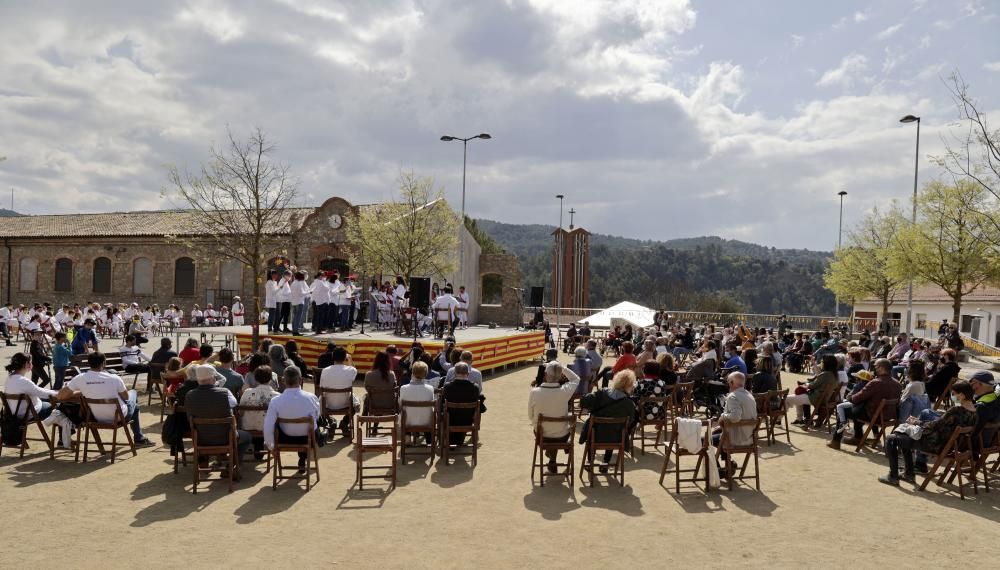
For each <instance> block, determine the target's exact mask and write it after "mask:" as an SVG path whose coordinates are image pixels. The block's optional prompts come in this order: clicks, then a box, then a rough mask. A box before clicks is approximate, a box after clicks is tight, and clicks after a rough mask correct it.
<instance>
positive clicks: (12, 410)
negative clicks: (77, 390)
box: [0, 392, 56, 459]
mask: <svg viewBox="0 0 1000 570" xmlns="http://www.w3.org/2000/svg"><path fill="white" fill-rule="evenodd" d="M0 401H2V402H3V415H4V416H6V417H9V418H15V417H17V413H18V412H20V411H21V410H24V416H23V417H21V418H19V419H18V425H19V429H20V432H21V437H20V443H19V444H18V447H19V449H20V453H19V455H18V457H19V458H21V457H24V450H25V449H28V441H29V438H28V426H30V425H36V426H38V431H40V432H42V438H41V439H31V441H42V442H45V445H47V446H48V448H49V459H54V458H55V455H56V447H55V444H54V443H53V441H52V439H51V438H50V437H49V434H48V432H46V431H45V424H43V423H42V418H40V417H39V416H38V412H36V411H35V407H34V406H32V405H31V396H28V395H27V394H6V393H4V392H0ZM12 402H13V403H14V404H13V405H11V403H12ZM3 447H4V446H3V445H2V444H0V454H2V453H3Z"/></svg>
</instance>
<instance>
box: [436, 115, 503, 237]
mask: <svg viewBox="0 0 1000 570" xmlns="http://www.w3.org/2000/svg"><path fill="white" fill-rule="evenodd" d="M491 138H493V137H491V136H490V135H489V133H479V134H478V135H476V136H474V137H467V138H462V137H453V136H451V135H444V136H443V137H441V140H443V141H444V142H451V141H462V223H463V224H464V223H465V162H466V157H467V156H468V154H469V141H471V140H473V139H483V140H490V139H491Z"/></svg>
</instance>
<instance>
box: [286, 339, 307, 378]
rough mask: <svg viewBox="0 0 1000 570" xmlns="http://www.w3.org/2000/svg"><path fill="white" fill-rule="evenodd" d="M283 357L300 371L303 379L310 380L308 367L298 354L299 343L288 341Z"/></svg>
mask: <svg viewBox="0 0 1000 570" xmlns="http://www.w3.org/2000/svg"><path fill="white" fill-rule="evenodd" d="M285 356H287V357H288V360H290V361H292V364H294V365H295V366H297V367H298V369H299V370H301V371H302V377H303V378H310V377H312V375H311V374H310V373H309V367H308V366H306V361H305V360H304V359H303V358H302V355H300V354H299V343H297V342H295V341H294V340H289V341H288V342H286V343H285Z"/></svg>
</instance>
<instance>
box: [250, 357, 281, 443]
mask: <svg viewBox="0 0 1000 570" xmlns="http://www.w3.org/2000/svg"><path fill="white" fill-rule="evenodd" d="M251 374H253V375H254V376H255V377H256V378H257V379H258V380H257V381H256V382H255V383H254V385H253V386H252V387H251V386H248V387H247V388H246V389H245V390H243V395H242V396H240V405H241V406H252V407H266V406H268V405H269V404H270V403H271V400H273V399H274V398H275V397H277V395H278V394H279V392H278V391H277V390H275V389H274V386H272V385H271V375H272V374H273V372H271V367H270V366H268V365H266V364H263V365H261V366H258V367H257V368H256V369H255V370H254V371H253V372H252V373H251ZM266 414H267V412H264V411H253V410H251V411H246V412H243V429H244V430H246V431H248V432H253V431H259V432H262V433H263V431H264V416H265V415H266ZM263 449H264V438H263V437H255V438H253V452H254V456H255V457H256V458H257V459H258V460H260V459H263Z"/></svg>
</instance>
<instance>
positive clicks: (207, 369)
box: [194, 364, 215, 380]
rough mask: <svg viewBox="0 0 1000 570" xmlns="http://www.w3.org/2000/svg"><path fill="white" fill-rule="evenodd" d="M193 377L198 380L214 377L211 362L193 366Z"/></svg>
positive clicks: (213, 368)
mask: <svg viewBox="0 0 1000 570" xmlns="http://www.w3.org/2000/svg"><path fill="white" fill-rule="evenodd" d="M194 377H195V378H197V379H198V380H210V379H213V378H215V367H214V366H212V365H211V364H200V365H198V366H195V367H194Z"/></svg>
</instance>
